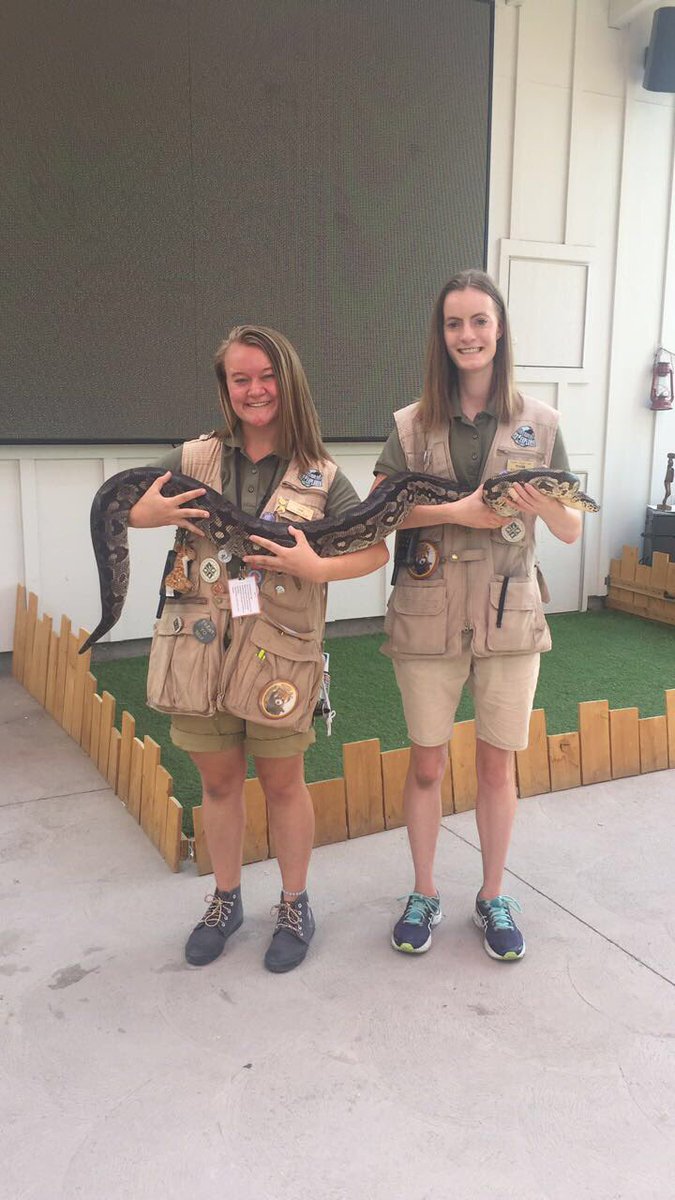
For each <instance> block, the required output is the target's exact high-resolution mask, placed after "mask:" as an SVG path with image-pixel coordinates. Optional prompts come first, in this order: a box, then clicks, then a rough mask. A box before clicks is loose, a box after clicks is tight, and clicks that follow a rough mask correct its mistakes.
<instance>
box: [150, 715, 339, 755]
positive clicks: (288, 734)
mask: <svg viewBox="0 0 675 1200" xmlns="http://www.w3.org/2000/svg"><path fill="white" fill-rule="evenodd" d="M171 741H172V742H173V744H174V746H178V747H179V748H180V749H181V750H187V752H188V754H199V753H204V752H206V753H207V754H213V753H216V754H217V753H218V752H219V751H222V750H232V749H233V748H234V747H235V746H241V745H243V747H244V750H245V752H246V754H252V755H253V757H254V758H292V756H293V755H294V754H304V752H305V750H306V749H307V747H308V746H311V745H312V742H315V741H316V734H315V732H314V730H313V729H308V730H306V732H305V733H294V732H293V731H292V730H289V729H275V728H274V726H272V725H256V724H254V723H253V722H252V721H244V720H243V719H242V718H241V717H233V716H231V715H230V713H216V714H215V715H214V716H213V717H172V718H171Z"/></svg>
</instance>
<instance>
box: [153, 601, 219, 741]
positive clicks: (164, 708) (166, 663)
mask: <svg viewBox="0 0 675 1200" xmlns="http://www.w3.org/2000/svg"><path fill="white" fill-rule="evenodd" d="M228 616H229V613H221V612H212V611H211V610H210V609H209V608H208V607H207V606H206V605H197V604H189V603H181V604H180V605H178V604H176V605H173V604H171V603H170V602H168V603H167V604H166V607H165V609H164V612H163V613H162V616H161V617H160V619H159V620H158V621H157V622H156V623H155V628H154V632H153V637H152V647H151V649H150V661H149V664H148V693H147V695H148V704H149V706H150V708H156V709H158V710H159V712H170V713H178V714H180V715H183V716H195V717H209V716H212V715H213V713H215V711H216V695H217V692H218V676H219V673H220V663H221V659H222V654H223V650H222V647H223V634H224V629H225V624H226V621H227V618H228ZM198 621H203V622H206V621H209V622H210V623H211V624H212V625H213V626H215V629H216V636H215V637H214V638H213V639H212V641H210V642H209V641H200V639H199V638H198V637H196V636H195V633H194V627H195V624H196V623H197V622H198ZM204 631H206V633H208V627H205V626H204V625H202V626H201V627H200V629H199V632H200V635H201V636H202V637H203V634H204Z"/></svg>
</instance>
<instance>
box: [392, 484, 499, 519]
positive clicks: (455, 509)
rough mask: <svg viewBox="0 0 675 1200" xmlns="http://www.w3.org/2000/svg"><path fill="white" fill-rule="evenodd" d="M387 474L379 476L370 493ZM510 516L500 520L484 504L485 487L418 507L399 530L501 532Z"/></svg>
mask: <svg viewBox="0 0 675 1200" xmlns="http://www.w3.org/2000/svg"><path fill="white" fill-rule="evenodd" d="M386 478H387V476H386V475H378V476H377V477H376V479H375V483H374V484H373V487H372V488H371V489H370V490H371V492H372V491H373V489H374V488H376V487H378V486H379V485H380V484H381V483H382V480H383V479H386ZM507 524H508V517H500V516H499V515H498V514H497V513H496V512H493V510H492V509H491V508H488V506H487V504H484V503H483V488H482V486H481V487H479V488H476V491H475V492H471V494H470V495H469V496H463V497H462V499H461V500H454V501H452V502H451V503H448V504H418V505H416V506H415V508H413V509H411V510H410V512H409V513H408V515H407V517H406V519H405V521H403V522H402V523H401V524H400V525H399V529H423V528H425V527H426V526H428V525H464V526H466V527H468V528H470V529H498V528H499V527H500V525H507Z"/></svg>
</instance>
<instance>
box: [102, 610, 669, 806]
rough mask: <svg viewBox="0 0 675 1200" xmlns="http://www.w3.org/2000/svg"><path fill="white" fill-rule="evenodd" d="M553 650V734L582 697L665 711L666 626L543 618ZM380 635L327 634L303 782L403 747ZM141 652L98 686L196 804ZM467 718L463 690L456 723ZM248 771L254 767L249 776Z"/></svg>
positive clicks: (540, 702) (619, 619)
mask: <svg viewBox="0 0 675 1200" xmlns="http://www.w3.org/2000/svg"><path fill="white" fill-rule="evenodd" d="M549 624H550V626H551V631H552V634H553V650H552V651H551V652H550V653H549V654H543V655H542V659H541V673H540V677H539V686H538V688H537V694H536V697H535V707H536V708H543V709H544V710H545V711H546V720H547V729H548V732H549V733H567V732H569V731H570V730H573V729H577V728H578V721H577V704H578V703H579V701H581V700H608V701H609V704H610V708H625V707H637V708H639V710H640V715H641V716H643V717H650V716H655V715H657V714H658V713H662V712H664V695H663V693H664V691H665V689H666V688H672V687H675V631H674V630H673V629H672V627H670V626H667V625H660V624H658V623H656V622H654V621H646V620H643V619H642V618H641V617H635V616H631V615H629V614H627V613H619V612H615V611H611V610H603V611H601V612H588V613H561V614H559V615H557V616H552V617H549ZM383 640H384V639H383V637H382V636H381V635H379V634H373V635H370V636H366V637H343V638H328V639H327V641H326V649H327V650H328V651H329V652H330V656H331V657H330V671H331V701H332V704H333V707H334V709H335V710H336V713H337V716H336V718H335V721H334V722H333V734H332V737H330V738H328V737H327V736H326V729H325V724H324V723H323V721H321V722H317V724H316V730H317V741H316V744H315V745H314V746H312V747H310V749H309V750H308V752H307V755H306V759H305V764H306V775H307V779H308V781H314V780H317V779H331V778H333V777H335V776H339V775H341V774H342V743H343V742H359V741H363V740H365V739H366V738H375V737H377V738H379V739H380V744H381V747H382V749H383V750H394V749H397V748H398V747H400V746H405V745H407V737H406V731H405V724H404V721H403V711H402V708H401V701H400V698H399V694H398V689H397V687H396V683H395V680H394V673H393V670H392V666H391V663H390V661H389V660H388V659H387V658H385V657H384V656H383V655H382V654H380V653H379V647H380V646H381V645H382V642H383ZM146 671H147V658H145V657H143V658H123V659H118V660H116V661H113V662H101V663H96V665H95V667H94V673H95V675H96V677H97V679H98V687H99V691H103V690H106V691H109V692H111V693H112V695H113V696H114V697H115V699H116V700H117V712H118V715H119V713H121V711H122V710H123V709H127V710H128V711H129V712H130V713H132V715H133V716H134V717H135V718H136V733H137V735H138V736H139V737H143V736H144V735H145V734H146V733H148V734H150V736H151V737H153V738H154V739H155V741H157V742H159V744H160V745H161V747H162V763H163V764H164V766H165V767H166V769H167V770H168V771H169V772H170V774H171V775H172V776H173V780H174V793H175V795H176V796H177V797H178V799H179V800H180V801H181V803H182V804H183V805H184V806H185V807H186V808H188V809H189V808H191V807H192V805H193V804H198V803H199V802H200V786H199V776H198V774H197V771H196V770H195V768H194V766H193V765H192V763H191V761H190V759H189V758H188V756H187V755H186V754H184V753H183V752H182V751H180V750H176V748H175V747H174V746H172V744H171V742H170V740H169V718H168V717H166V716H163V715H162V714H161V713H157V712H154V711H153V710H152V709H149V708H147V706H146V703H145V676H146ZM472 716H473V705H472V702H471V697H470V696H468V695H465V696H464V698H463V699H462V702H461V704H460V707H459V711H458V713H457V720H458V721H465V720H468V719H469V718H470V717H472ZM249 773H250V774H253V769H252V767H251V770H250V772H249Z"/></svg>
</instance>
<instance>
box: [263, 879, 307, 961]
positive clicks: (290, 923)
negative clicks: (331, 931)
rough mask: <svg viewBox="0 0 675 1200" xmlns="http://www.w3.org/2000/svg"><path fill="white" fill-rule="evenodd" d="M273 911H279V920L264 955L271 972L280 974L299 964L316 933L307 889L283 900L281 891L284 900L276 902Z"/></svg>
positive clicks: (277, 913) (277, 914)
mask: <svg viewBox="0 0 675 1200" xmlns="http://www.w3.org/2000/svg"><path fill="white" fill-rule="evenodd" d="M272 912H273V913H276V916H277V923H276V926H275V929H274V933H273V934H272V941H271V942H270V944H269V946H268V948H267V953H266V955H265V966H266V967H267V970H268V971H274V973H275V974H277V975H280V974H281V973H282V972H284V971H292V970H293V968H294V967H298V966H299V965H300V963H301V962H302V960H303V958H304V957H305V955H306V953H307V950H308V948H309V943H310V942H311V940H312V938H313V936H314V930H315V929H316V925H315V922H314V915H313V913H312V910H311V908H310V907H309V899H308V897H307V892H303V893H302V895H301V896H298V897H297V899H296V900H293V902H291V901H290V900H284V893H283V892H282V893H281V900H280V901H279V903H278V904H275V906H274V908H273V909H272Z"/></svg>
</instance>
